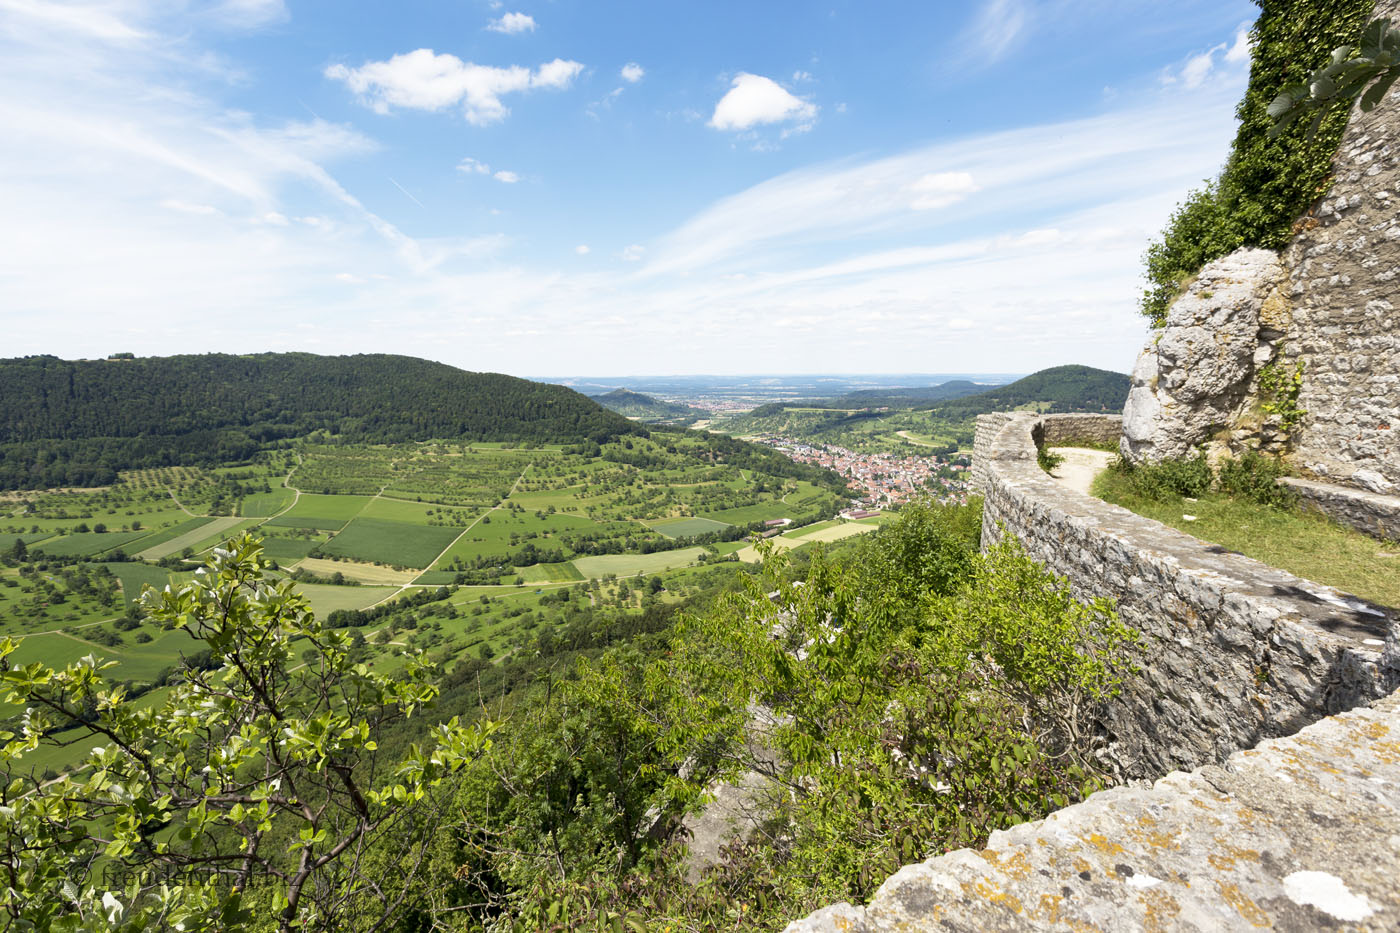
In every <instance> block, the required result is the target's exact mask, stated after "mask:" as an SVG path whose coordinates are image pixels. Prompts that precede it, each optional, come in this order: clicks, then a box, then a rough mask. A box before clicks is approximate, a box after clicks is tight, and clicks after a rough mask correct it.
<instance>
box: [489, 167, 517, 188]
mask: <svg viewBox="0 0 1400 933" xmlns="http://www.w3.org/2000/svg"><path fill="white" fill-rule="evenodd" d="M491 177H492V178H494V179H496V180H497V181H499V182H503V183H504V184H507V185H513V184H515V183H516V182H517V181H519V180H520V176H519V175H517V174H516V173H515V172H508V171H506V170H505V169H502V170H501V171H499V172H496V173H495V174H494V175H492V176H491Z"/></svg>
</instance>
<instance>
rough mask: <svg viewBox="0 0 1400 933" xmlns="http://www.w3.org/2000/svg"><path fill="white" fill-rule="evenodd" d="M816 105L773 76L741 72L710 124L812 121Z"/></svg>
mask: <svg viewBox="0 0 1400 933" xmlns="http://www.w3.org/2000/svg"><path fill="white" fill-rule="evenodd" d="M816 115H817V107H816V105H815V104H812V103H809V102H808V101H805V100H803V99H802V98H800V97H796V96H794V95H793V94H791V93H790V92H789V91H787V90H786V89H785V88H784V87H783V86H782V85H780V84H778V83H777V82H776V81H774V80H773V79H772V78H765V77H763V75H755V74H749V73H747V72H743V73H740V74H739V75H737V76H736V77H735V78H734V81H733V82H732V85H731V87H730V89H729V91H728V92H727V93H726V94H725V95H724V96H723V97H721V98H720V100H719V103H718V104H716V105H715V112H714V115H713V116H711V117H710V123H709V125H710V126H712V127H714V128H715V129H717V130H746V129H749V128H750V127H754V126H758V125H760V124H764V123H784V122H787V121H799V122H801V121H810V120H811V119H813V118H814V117H816Z"/></svg>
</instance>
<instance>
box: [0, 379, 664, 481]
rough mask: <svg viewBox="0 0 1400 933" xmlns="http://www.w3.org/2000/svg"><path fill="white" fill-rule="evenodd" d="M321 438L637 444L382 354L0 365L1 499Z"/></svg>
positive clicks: (523, 394) (540, 387)
mask: <svg viewBox="0 0 1400 933" xmlns="http://www.w3.org/2000/svg"><path fill="white" fill-rule="evenodd" d="M317 430H324V431H327V432H329V433H331V434H338V435H341V436H343V437H345V438H346V439H347V440H352V441H356V442H362V443H397V442H403V441H414V440H427V439H429V438H439V437H441V438H453V439H459V440H464V441H487V440H490V441H517V442H523V441H532V442H546V441H548V442H556V443H578V442H582V441H590V440H591V441H600V442H601V441H604V440H607V439H610V438H615V437H618V436H620V435H626V434H633V435H645V434H646V433H647V430H646V428H645V427H642V426H641V425H638V424H636V423H635V422H632V421H628V420H627V419H626V418H624V417H622V416H621V415H619V414H617V413H615V412H612V411H609V410H607V409H606V408H604V407H602V406H601V405H599V404H597V403H596V402H594V401H592V400H591V399H589V398H587V397H586V396H583V395H580V394H579V393H577V392H575V391H573V390H572V389H567V388H565V387H563V386H557V385H549V384H546V383H540V382H530V381H529V380H526V379H518V378H516V377H514V376H506V375H501V374H499V373H473V372H467V371H465V370H461V369H457V368H456V367H453V366H448V365H446V364H443V363H434V362H431V361H429V360H422V359H417V358H415V357H409V356H396V355H390V354H382V353H380V354H361V355H356V356H317V355H315V354H311V353H258V354H251V355H247V356H234V355H229V354H218V353H212V354H205V355H199V356H193V355H191V356H170V357H146V358H139V359H114V360H97V361H88V360H82V361H74V360H61V359H58V358H57V357H53V356H33V357H24V358H20V359H0V489H17V488H35V487H45V486H58V485H74V486H77V485H100V484H103V483H108V482H111V481H112V480H113V479H114V478H115V476H116V472H117V471H118V470H123V469H133V468H141V467H150V466H165V465H175V464H193V463H206V462H217V461H226V460H238V459H243V458H246V457H248V456H251V455H252V454H253V453H254V452H255V451H256V450H258V449H259V448H260V447H261V446H262V445H263V444H265V443H267V442H269V441H274V440H278V439H280V438H289V437H300V436H304V435H306V434H310V433H311V432H313V431H317Z"/></svg>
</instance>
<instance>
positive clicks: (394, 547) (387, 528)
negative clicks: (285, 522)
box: [320, 518, 462, 567]
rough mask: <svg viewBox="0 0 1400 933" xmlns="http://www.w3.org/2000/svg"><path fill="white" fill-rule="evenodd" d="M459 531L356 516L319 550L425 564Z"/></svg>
mask: <svg viewBox="0 0 1400 933" xmlns="http://www.w3.org/2000/svg"><path fill="white" fill-rule="evenodd" d="M461 533H462V529H460V528H442V527H439V526H434V525H412V524H409V523H408V522H391V521H385V520H383V519H378V518H357V519H355V520H354V521H352V522H351V523H350V524H349V525H346V526H345V529H344V530H343V531H341V532H340V533H339V534H337V535H336V536H335V537H333V538H331V539H330V540H329V541H327V542H326V543H325V544H323V545H321V547H320V551H321V552H322V553H324V554H334V555H338V556H340V557H349V558H351V559H352V560H359V561H367V562H370V563H378V564H390V565H396V566H399V567H426V566H428V565H429V564H430V563H432V562H433V558H435V557H437V556H438V555H439V554H441V553H442V551H443V549H444V548H446V547H447V546H448V545H449V544H451V543H452V541H453V539H455V538H456V537H457V536H458V535H460V534H461Z"/></svg>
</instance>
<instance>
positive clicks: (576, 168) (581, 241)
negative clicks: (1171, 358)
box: [0, 0, 1256, 375]
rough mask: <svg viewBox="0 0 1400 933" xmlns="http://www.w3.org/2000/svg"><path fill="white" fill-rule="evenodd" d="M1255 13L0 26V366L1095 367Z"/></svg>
mask: <svg viewBox="0 0 1400 933" xmlns="http://www.w3.org/2000/svg"><path fill="white" fill-rule="evenodd" d="M1255 12H1256V10H1255V7H1254V6H1253V5H1252V4H1250V3H1248V2H1239V0H1178V2H1173V3H1163V2H1160V0H1044V2H1032V0H975V2H971V0H970V2H961V3H946V2H931V0H926V2H919V3H871V2H864V3H846V2H840V3H825V4H815V3H779V2H765V3H753V2H748V3H729V2H714V0H710V2H705V3H680V2H666V3H658V2H646V3H643V2H635V3H597V2H595V3H584V2H581V0H540V2H519V3H516V2H504V3H501V2H494V0H457V2H442V0H438V2H418V0H409V2H400V3H394V4H365V3H347V2H337V3H331V2H315V3H309V2H308V3H301V2H296V0H287V2H283V0H223V2H216V3H203V4H198V3H189V2H182V0H111V2H107V3H89V2H77V3H66V2H47V0H0V91H2V92H0V126H3V127H5V131H4V136H5V140H4V142H3V143H0V205H3V206H4V210H3V211H0V326H3V333H4V335H5V336H4V338H3V346H0V352H3V354H4V355H7V356H8V355H21V354H29V353H53V354H57V355H59V356H65V357H84V356H104V355H106V354H108V353H110V352H116V351H132V352H136V353H139V354H142V355H145V354H169V353H181V352H208V351H228V352H253V351H259V350H309V351H312V352H318V353H353V352H374V351H385V352H396V353H407V354H412V355H417V356H423V357H428V358H431V359H437V360H442V361H444V362H448V363H452V364H454V365H458V366H462V367H464V368H468V369H475V370H490V371H501V372H510V373H514V374H518V375H533V374H540V373H554V374H564V373H578V374H618V375H623V374H648V373H752V372H777V373H811V372H932V371H973V370H983V371H1003V372H1015V371H1022V372H1028V371H1031V370H1034V369H1038V368H1040V367H1042V366H1048V365H1054V364H1058V363H1066V362H1082V363H1088V364H1091V365H1097V366H1103V367H1106V368H1113V369H1119V370H1127V369H1128V368H1130V367H1131V364H1132V358H1133V355H1134V353H1135V352H1136V350H1137V348H1138V346H1139V345H1140V344H1141V342H1142V339H1143V336H1144V333H1145V329H1144V327H1143V325H1142V324H1141V323H1140V318H1139V317H1138V316H1137V315H1136V313H1135V310H1134V309H1135V300H1136V297H1137V294H1138V292H1139V291H1140V288H1141V284H1140V278H1141V272H1140V261H1139V260H1140V255H1141V252H1142V249H1143V247H1144V246H1145V244H1146V242H1147V240H1148V238H1149V237H1150V236H1151V235H1152V233H1153V232H1154V231H1155V230H1157V229H1159V228H1160V227H1161V225H1162V223H1163V222H1164V221H1165V219H1166V216H1167V214H1168V213H1169V211H1170V210H1171V207H1172V205H1173V204H1174V203H1175V202H1176V201H1178V200H1179V199H1180V198H1181V196H1182V195H1183V194H1184V193H1185V192H1186V190H1187V189H1189V188H1190V187H1192V186H1193V185H1195V184H1198V183H1199V182H1200V181H1201V180H1202V179H1203V178H1205V177H1207V176H1210V175H1213V174H1214V173H1215V172H1216V171H1217V170H1218V168H1219V165H1220V163H1221V161H1222V159H1223V158H1224V154H1225V152H1226V151H1227V148H1228V145H1229V141H1230V138H1231V136H1232V135H1233V131H1234V119H1233V109H1234V105H1235V103H1236V101H1237V100H1238V99H1239V96H1240V94H1241V92H1242V89H1243V86H1244V80H1245V77H1246V75H1247V71H1248V48H1247V40H1246V37H1245V35H1244V31H1245V30H1246V29H1247V27H1248V24H1249V22H1250V21H1251V20H1252V19H1253V17H1254V15H1255Z"/></svg>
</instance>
